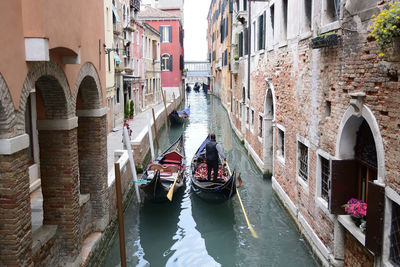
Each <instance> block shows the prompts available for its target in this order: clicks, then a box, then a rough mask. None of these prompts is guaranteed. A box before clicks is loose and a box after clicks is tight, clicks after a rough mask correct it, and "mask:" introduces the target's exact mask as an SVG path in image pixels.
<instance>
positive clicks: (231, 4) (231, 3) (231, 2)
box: [229, 0, 233, 13]
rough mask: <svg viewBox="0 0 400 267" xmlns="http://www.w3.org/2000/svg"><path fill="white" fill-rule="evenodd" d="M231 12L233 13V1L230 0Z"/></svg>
mask: <svg viewBox="0 0 400 267" xmlns="http://www.w3.org/2000/svg"><path fill="white" fill-rule="evenodd" d="M229 13H233V1H232V0H229Z"/></svg>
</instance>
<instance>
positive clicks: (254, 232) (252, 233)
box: [226, 162, 258, 238]
mask: <svg viewBox="0 0 400 267" xmlns="http://www.w3.org/2000/svg"><path fill="white" fill-rule="evenodd" d="M226 167H227V168H228V172H229V176H231V177H232V172H231V169H230V168H229V165H228V162H226ZM236 193H237V195H238V198H239V202H240V206H242V211H243V215H244V218H245V219H246V222H247V226H248V227H249V229H250V233H251V235H252V236H253V237H254V238H258V235H257V233H256V231H254V229H253V226H251V224H250V221H249V218H247V213H246V210H245V209H244V206H243V202H242V198H241V197H240V194H239V190H237V188H236Z"/></svg>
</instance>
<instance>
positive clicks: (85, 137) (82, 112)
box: [74, 63, 108, 235]
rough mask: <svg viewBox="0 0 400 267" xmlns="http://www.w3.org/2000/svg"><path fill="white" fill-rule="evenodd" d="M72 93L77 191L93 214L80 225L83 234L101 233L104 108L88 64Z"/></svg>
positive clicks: (104, 198) (104, 216)
mask: <svg viewBox="0 0 400 267" xmlns="http://www.w3.org/2000/svg"><path fill="white" fill-rule="evenodd" d="M74 93H75V95H74V102H75V108H76V115H77V116H78V135H77V144H78V160H79V171H78V175H79V176H78V179H79V185H80V186H79V191H80V197H81V199H84V200H88V199H90V203H91V206H90V208H91V213H92V215H91V216H82V217H83V220H86V221H83V222H82V223H81V225H82V226H83V227H82V229H83V230H84V233H83V234H84V235H86V234H88V233H89V232H90V231H91V230H93V228H94V230H95V231H102V230H104V228H105V227H106V225H107V222H108V217H107V216H108V212H107V211H108V210H107V203H108V202H107V199H108V198H107V189H108V184H107V171H108V170H107V108H105V107H104V108H103V106H102V92H101V86H100V81H99V78H98V75H97V72H96V69H95V67H94V66H93V65H92V64H91V63H85V64H83V65H82V68H81V70H80V73H79V75H78V79H77V81H76V84H75V90H74ZM83 204H84V203H82V201H81V205H83ZM89 212H90V211H89Z"/></svg>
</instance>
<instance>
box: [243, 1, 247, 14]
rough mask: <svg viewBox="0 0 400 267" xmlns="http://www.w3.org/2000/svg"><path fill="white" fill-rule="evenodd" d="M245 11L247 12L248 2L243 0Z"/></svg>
mask: <svg viewBox="0 0 400 267" xmlns="http://www.w3.org/2000/svg"><path fill="white" fill-rule="evenodd" d="M243 10H244V11H246V10H247V0H243Z"/></svg>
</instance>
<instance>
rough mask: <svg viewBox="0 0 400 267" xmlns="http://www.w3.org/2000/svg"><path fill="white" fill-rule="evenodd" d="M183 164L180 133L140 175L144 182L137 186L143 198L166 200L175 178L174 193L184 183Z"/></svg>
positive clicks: (183, 150) (158, 200)
mask: <svg viewBox="0 0 400 267" xmlns="http://www.w3.org/2000/svg"><path fill="white" fill-rule="evenodd" d="M184 166H185V149H184V146H183V135H181V136H180V137H179V138H178V140H176V141H175V143H173V144H172V145H171V146H170V147H169V148H168V149H166V150H165V152H164V153H162V154H161V155H160V156H159V157H158V158H157V159H156V160H154V161H153V162H150V163H149V164H148V165H147V167H146V170H145V171H144V173H143V175H142V177H141V180H142V181H144V182H145V183H144V184H142V185H140V186H139V188H140V189H141V191H142V192H143V193H144V196H145V199H148V200H152V201H154V202H162V201H166V200H168V198H167V194H168V192H169V190H170V189H171V187H172V186H173V184H174V181H175V179H176V183H175V185H174V188H173V192H174V193H175V192H176V191H177V190H179V188H181V187H182V186H183V185H184V179H185V176H184V173H185V171H184Z"/></svg>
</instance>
